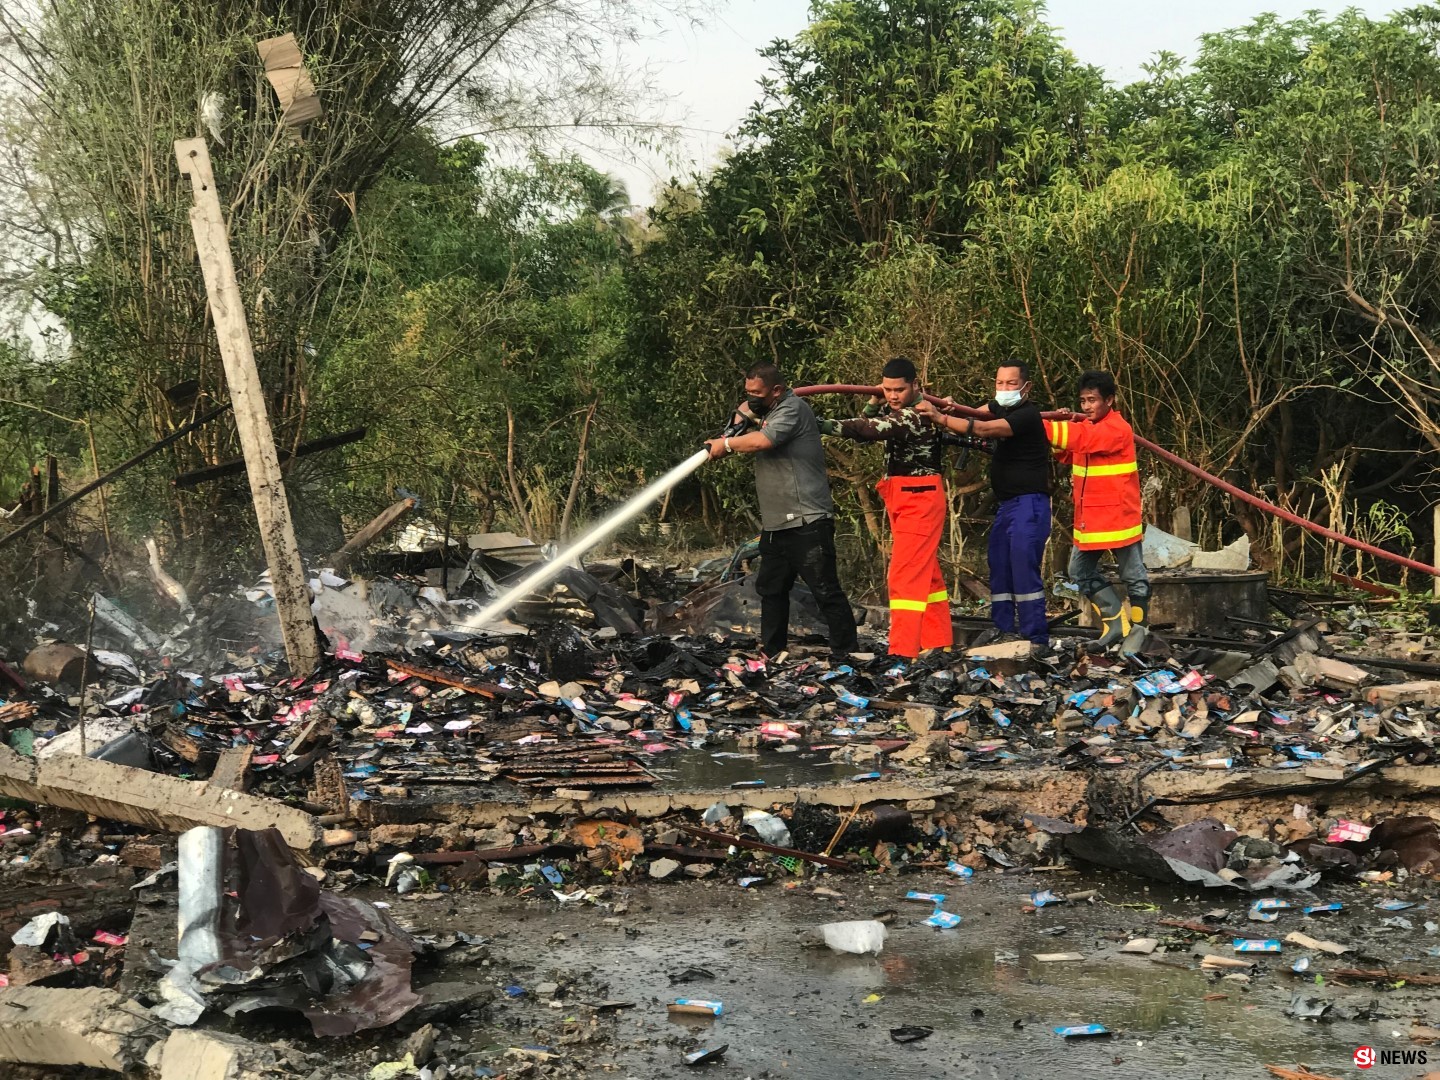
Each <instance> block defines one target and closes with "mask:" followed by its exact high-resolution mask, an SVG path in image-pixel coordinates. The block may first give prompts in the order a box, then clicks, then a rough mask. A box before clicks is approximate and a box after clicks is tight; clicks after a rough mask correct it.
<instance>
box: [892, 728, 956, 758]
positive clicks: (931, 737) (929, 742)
mask: <svg viewBox="0 0 1440 1080" xmlns="http://www.w3.org/2000/svg"><path fill="white" fill-rule="evenodd" d="M949 747H950V733H949V732H948V731H931V732H927V733H926V734H924V735H922V736H920V737H919V738H918V739H916V740H915V741H914V742H912V743H911V744H910V745H909V746H907V747H905V749H903V750H897V751H896V752H895V753H893V754H891V755H890V760H891V761H919V760H920V759H921V758H926V757H939V756H943V755H944V754H946V753H947V752H948V751H949Z"/></svg>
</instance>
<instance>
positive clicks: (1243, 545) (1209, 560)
mask: <svg viewBox="0 0 1440 1080" xmlns="http://www.w3.org/2000/svg"><path fill="white" fill-rule="evenodd" d="M1190 569H1192V570H1248V569H1250V538H1249V537H1248V536H1242V537H1240V539H1238V540H1236V541H1234V542H1233V543H1231V544H1227V545H1226V546H1225V547H1223V548H1221V549H1220V550H1219V551H1196V552H1193V553H1192V554H1191V556H1190Z"/></svg>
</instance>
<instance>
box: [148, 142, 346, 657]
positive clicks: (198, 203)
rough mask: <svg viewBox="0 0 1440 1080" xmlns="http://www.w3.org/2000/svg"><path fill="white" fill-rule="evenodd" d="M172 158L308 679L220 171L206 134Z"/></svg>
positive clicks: (272, 558)
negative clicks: (185, 194)
mask: <svg viewBox="0 0 1440 1080" xmlns="http://www.w3.org/2000/svg"><path fill="white" fill-rule="evenodd" d="M175 159H176V161H178V162H179V163H180V171H181V172H182V173H184V174H185V175H186V176H188V177H189V178H190V185H191V187H192V188H193V189H194V196H195V205H194V206H193V207H191V209H190V225H191V227H192V228H193V229H194V230H195V249H196V251H197V253H198V254H199V256H200V269H201V271H203V272H204V275H205V291H206V292H207V293H208V294H209V297H210V315H211V317H212V318H213V319H214V320H215V335H216V337H217V338H219V341H220V358H221V359H222V360H223V361H224V364H225V381H226V383H227V384H228V385H229V387H230V401H231V403H232V405H233V406H234V408H235V426H236V428H237V429H238V431H239V433H240V448H241V450H242V451H244V454H245V472H246V474H247V475H248V476H249V478H250V497H251V498H252V499H253V500H254V503H255V518H256V520H257V521H258V522H259V524H260V540H261V542H262V543H263V544H264V545H265V558H266V560H267V561H268V562H269V564H270V582H271V584H272V585H273V586H274V587H275V610H276V611H277V612H278V613H279V615H280V633H281V636H282V637H283V638H284V641H285V653H286V655H287V656H288V657H289V658H290V669H291V670H292V671H293V672H294V673H295V674H296V675H299V676H301V677H303V676H306V675H309V674H310V673H311V672H313V671H314V670H315V668H316V667H317V666H318V665H319V663H320V643H319V641H318V640H317V639H316V636H315V623H314V619H313V617H312V616H311V614H310V587H309V585H308V584H307V582H306V580H305V568H304V566H303V565H302V564H301V562H300V548H299V546H298V545H297V544H296V542H295V525H294V522H293V521H292V520H291V518H290V502H289V500H288V499H287V498H286V497H285V484H284V482H283V480H282V479H281V476H280V460H279V457H278V456H277V455H276V453H275V435H274V433H273V432H272V431H271V429H270V418H269V416H268V414H267V412H266V409H265V393H264V389H263V388H262V387H261V385H260V372H259V371H258V370H257V369H256V367H255V351H254V349H253V347H252V346H251V344H250V327H249V326H248V325H247V324H246V322H245V309H244V306H243V304H242V302H241V299H240V286H239V285H238V284H236V281H235V263H234V260H233V259H232V258H231V256H230V239H229V236H228V233H227V230H226V227H225V218H224V216H223V215H222V214H221V211H220V199H219V197H218V195H217V193H216V191H215V174H214V173H213V172H211V170H210V152H209V150H208V149H207V148H206V146H205V140H204V139H177V140H176V142H175Z"/></svg>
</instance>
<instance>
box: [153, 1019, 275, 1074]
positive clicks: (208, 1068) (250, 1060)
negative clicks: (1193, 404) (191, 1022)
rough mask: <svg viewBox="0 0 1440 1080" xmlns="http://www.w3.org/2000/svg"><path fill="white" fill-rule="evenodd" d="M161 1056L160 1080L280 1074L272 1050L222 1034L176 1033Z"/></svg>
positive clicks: (160, 1050) (162, 1048)
mask: <svg viewBox="0 0 1440 1080" xmlns="http://www.w3.org/2000/svg"><path fill="white" fill-rule="evenodd" d="M157 1056H158V1057H159V1059H160V1061H159V1069H160V1080H266V1078H267V1077H273V1076H275V1075H277V1073H278V1072H279V1062H278V1061H277V1059H276V1055H275V1051H274V1050H272V1049H271V1048H270V1047H268V1046H262V1045H260V1044H259V1043H254V1042H251V1041H250V1040H249V1039H242V1038H240V1037H239V1036H237V1035H226V1034H223V1033H221V1032H218V1031H194V1030H192V1029H189V1028H181V1029H179V1030H176V1031H172V1032H171V1033H170V1037H169V1038H168V1039H166V1040H165V1042H164V1043H162V1044H160V1045H159V1046H157V1047H156V1049H155V1053H153V1054H152V1060H153V1058H154V1057H157Z"/></svg>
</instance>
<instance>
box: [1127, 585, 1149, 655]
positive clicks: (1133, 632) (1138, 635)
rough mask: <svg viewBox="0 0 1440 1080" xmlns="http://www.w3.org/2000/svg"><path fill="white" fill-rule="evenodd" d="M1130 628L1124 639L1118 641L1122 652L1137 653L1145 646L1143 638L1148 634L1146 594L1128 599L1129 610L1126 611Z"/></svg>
mask: <svg viewBox="0 0 1440 1080" xmlns="http://www.w3.org/2000/svg"><path fill="white" fill-rule="evenodd" d="M1126 615H1127V617H1128V621H1129V623H1130V629H1129V630H1127V631H1126V632H1125V640H1124V641H1122V642H1121V643H1120V651H1121V652H1122V653H1138V652H1139V651H1140V650H1141V649H1142V648H1144V646H1145V638H1146V636H1147V635H1148V634H1149V630H1147V629H1146V627H1145V624H1146V622H1147V621H1148V620H1149V617H1150V598H1149V597H1148V596H1144V597H1141V598H1140V599H1138V600H1136V599H1133V598H1132V599H1131V600H1130V601H1129V611H1127V612H1126Z"/></svg>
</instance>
